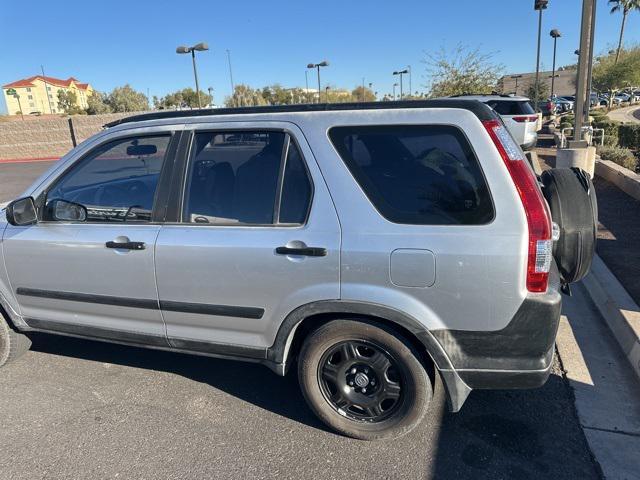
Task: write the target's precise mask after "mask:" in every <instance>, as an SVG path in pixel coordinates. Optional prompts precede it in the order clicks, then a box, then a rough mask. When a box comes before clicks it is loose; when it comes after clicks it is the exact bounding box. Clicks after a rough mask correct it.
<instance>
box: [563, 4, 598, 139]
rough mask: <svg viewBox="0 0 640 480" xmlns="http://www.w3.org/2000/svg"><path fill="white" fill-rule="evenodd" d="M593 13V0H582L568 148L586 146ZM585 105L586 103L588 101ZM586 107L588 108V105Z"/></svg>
mask: <svg viewBox="0 0 640 480" xmlns="http://www.w3.org/2000/svg"><path fill="white" fill-rule="evenodd" d="M594 13H595V0H582V25H581V28H580V56H579V57H578V81H577V88H576V104H575V124H574V128H573V141H569V148H581V147H582V148H584V147H587V142H584V141H583V140H582V125H583V122H584V115H585V102H589V101H590V99H591V98H590V97H591V92H587V87H588V85H589V79H588V75H589V63H590V61H591V58H592V49H593V45H592V43H591V38H593V35H592V29H593V26H594V25H593V19H594ZM586 105H588V103H587V104H586ZM586 108H587V109H588V106H587V107H586ZM586 111H588V110H586Z"/></svg>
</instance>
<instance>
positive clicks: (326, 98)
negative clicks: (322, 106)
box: [324, 85, 331, 103]
mask: <svg viewBox="0 0 640 480" xmlns="http://www.w3.org/2000/svg"><path fill="white" fill-rule="evenodd" d="M330 88H331V87H330V86H329V85H327V86H326V87H324V101H325V103H329V89H330Z"/></svg>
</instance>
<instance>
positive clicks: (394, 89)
mask: <svg viewBox="0 0 640 480" xmlns="http://www.w3.org/2000/svg"><path fill="white" fill-rule="evenodd" d="M397 86H398V84H397V83H394V84H393V99H394V100H395V99H396V87H397Z"/></svg>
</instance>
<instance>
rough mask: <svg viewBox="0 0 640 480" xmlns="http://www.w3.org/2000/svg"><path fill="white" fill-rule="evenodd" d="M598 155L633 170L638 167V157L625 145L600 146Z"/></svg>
mask: <svg viewBox="0 0 640 480" xmlns="http://www.w3.org/2000/svg"><path fill="white" fill-rule="evenodd" d="M598 155H600V158H602V159H603V160H610V161H612V162H614V163H617V164H618V165H620V166H623V167H624V168H628V169H629V170H631V171H632V172H635V171H636V168H637V167H638V159H637V158H636V157H635V156H634V155H633V152H632V151H631V150H629V149H628V148H623V147H607V146H604V147H598Z"/></svg>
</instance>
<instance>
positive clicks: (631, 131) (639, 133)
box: [618, 124, 640, 150]
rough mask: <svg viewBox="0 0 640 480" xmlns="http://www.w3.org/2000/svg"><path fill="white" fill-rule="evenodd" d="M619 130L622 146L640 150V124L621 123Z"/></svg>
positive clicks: (619, 141)
mask: <svg viewBox="0 0 640 480" xmlns="http://www.w3.org/2000/svg"><path fill="white" fill-rule="evenodd" d="M618 132H619V133H618V143H620V146H622V147H627V148H631V149H633V150H640V125H632V124H629V125H620V127H619V129H618Z"/></svg>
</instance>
